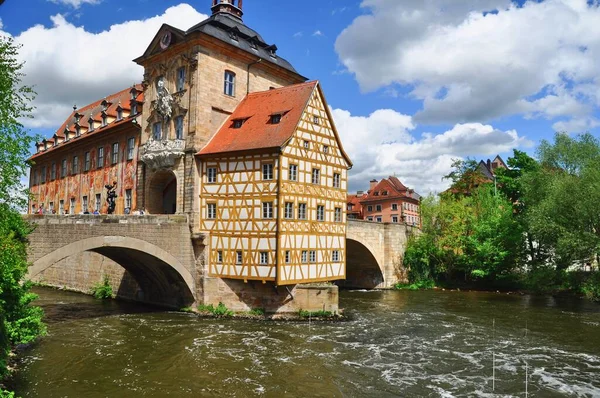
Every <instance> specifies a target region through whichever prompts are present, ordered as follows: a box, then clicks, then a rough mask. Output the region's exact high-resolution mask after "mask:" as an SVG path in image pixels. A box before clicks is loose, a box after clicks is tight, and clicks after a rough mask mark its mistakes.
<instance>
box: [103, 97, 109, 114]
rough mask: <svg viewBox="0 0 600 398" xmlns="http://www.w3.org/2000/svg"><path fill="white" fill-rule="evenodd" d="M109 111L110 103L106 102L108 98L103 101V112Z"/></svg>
mask: <svg viewBox="0 0 600 398" xmlns="http://www.w3.org/2000/svg"><path fill="white" fill-rule="evenodd" d="M107 109H108V101H107V100H106V98H104V100H103V101H102V111H103V112H106V110H107Z"/></svg>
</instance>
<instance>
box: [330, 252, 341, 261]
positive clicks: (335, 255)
mask: <svg viewBox="0 0 600 398" xmlns="http://www.w3.org/2000/svg"><path fill="white" fill-rule="evenodd" d="M331 261H332V262H334V263H339V262H340V251H339V250H333V251H332V252H331Z"/></svg>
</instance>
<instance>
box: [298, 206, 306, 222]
mask: <svg viewBox="0 0 600 398" xmlns="http://www.w3.org/2000/svg"><path fill="white" fill-rule="evenodd" d="M306 207H307V205H306V203H298V219H299V220H306Z"/></svg>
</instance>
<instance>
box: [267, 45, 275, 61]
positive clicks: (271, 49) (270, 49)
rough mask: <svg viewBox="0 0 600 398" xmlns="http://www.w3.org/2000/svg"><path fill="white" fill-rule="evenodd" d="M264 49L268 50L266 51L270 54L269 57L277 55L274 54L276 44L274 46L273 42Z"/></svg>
mask: <svg viewBox="0 0 600 398" xmlns="http://www.w3.org/2000/svg"><path fill="white" fill-rule="evenodd" d="M266 50H268V51H269V55H270V56H271V57H273V58H276V57H277V55H276V53H277V46H276V45H275V44H273V45H271V46H269V47H267V48H266Z"/></svg>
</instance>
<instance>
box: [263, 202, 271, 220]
mask: <svg viewBox="0 0 600 398" xmlns="http://www.w3.org/2000/svg"><path fill="white" fill-rule="evenodd" d="M262 218H263V219H265V220H270V219H272V218H273V202H262Z"/></svg>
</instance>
